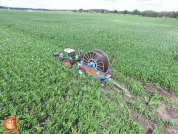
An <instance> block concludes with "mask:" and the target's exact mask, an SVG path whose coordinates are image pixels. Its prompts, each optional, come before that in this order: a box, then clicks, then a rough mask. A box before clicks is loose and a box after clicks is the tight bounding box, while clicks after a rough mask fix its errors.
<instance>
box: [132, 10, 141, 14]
mask: <svg viewBox="0 0 178 134" xmlns="http://www.w3.org/2000/svg"><path fill="white" fill-rule="evenodd" d="M132 14H134V15H140V11H138V10H137V9H135V10H133V11H132Z"/></svg>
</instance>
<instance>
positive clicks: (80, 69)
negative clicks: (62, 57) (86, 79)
mask: <svg viewBox="0 0 178 134" xmlns="http://www.w3.org/2000/svg"><path fill="white" fill-rule="evenodd" d="M78 72H79V74H85V73H86V72H85V70H84V69H82V68H79V69H78Z"/></svg>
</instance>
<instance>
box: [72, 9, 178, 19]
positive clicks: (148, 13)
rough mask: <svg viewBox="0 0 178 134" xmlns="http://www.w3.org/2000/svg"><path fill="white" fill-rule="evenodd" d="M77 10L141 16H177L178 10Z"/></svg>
mask: <svg viewBox="0 0 178 134" xmlns="http://www.w3.org/2000/svg"><path fill="white" fill-rule="evenodd" d="M76 11H77V10H75V11H74V12H76ZM78 12H96V13H115V14H131V15H140V16H143V17H166V18H178V11H177V12H175V11H167V12H166V11H161V12H156V11H153V10H147V11H139V10H137V9H135V10H133V11H128V10H124V11H117V10H114V11H108V10H105V9H90V10H83V9H79V10H78Z"/></svg>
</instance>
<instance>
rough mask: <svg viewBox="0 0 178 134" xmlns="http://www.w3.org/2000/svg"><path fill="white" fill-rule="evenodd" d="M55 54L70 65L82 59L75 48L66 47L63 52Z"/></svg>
mask: <svg viewBox="0 0 178 134" xmlns="http://www.w3.org/2000/svg"><path fill="white" fill-rule="evenodd" d="M53 56H54V57H55V58H56V59H58V60H60V61H61V62H63V63H64V64H66V65H67V66H69V67H71V66H72V65H73V64H75V63H76V62H79V61H80V60H81V56H79V55H77V54H76V52H75V50H74V49H71V48H66V49H64V51H63V52H55V53H54V54H53Z"/></svg>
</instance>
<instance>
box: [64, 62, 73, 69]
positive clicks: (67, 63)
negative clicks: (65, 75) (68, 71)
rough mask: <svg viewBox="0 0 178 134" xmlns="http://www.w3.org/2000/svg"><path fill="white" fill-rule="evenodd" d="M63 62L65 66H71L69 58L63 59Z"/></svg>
mask: <svg viewBox="0 0 178 134" xmlns="http://www.w3.org/2000/svg"><path fill="white" fill-rule="evenodd" d="M63 62H64V64H65V65H66V66H68V67H69V68H71V67H72V64H71V62H70V61H69V60H64V61H63Z"/></svg>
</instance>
